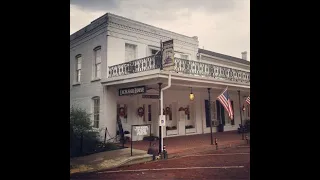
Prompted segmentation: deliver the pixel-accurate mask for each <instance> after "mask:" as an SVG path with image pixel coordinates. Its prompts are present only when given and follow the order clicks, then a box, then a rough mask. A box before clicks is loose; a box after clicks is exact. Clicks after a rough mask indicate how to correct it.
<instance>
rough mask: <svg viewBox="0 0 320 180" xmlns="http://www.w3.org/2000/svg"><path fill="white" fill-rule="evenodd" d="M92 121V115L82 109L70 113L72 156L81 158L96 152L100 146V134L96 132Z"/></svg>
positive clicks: (72, 110) (75, 109) (72, 109)
mask: <svg viewBox="0 0 320 180" xmlns="http://www.w3.org/2000/svg"><path fill="white" fill-rule="evenodd" d="M91 124H92V123H91V120H90V114H88V113H87V112H86V111H85V110H83V109H80V108H73V107H72V108H71V111H70V156H71V157H74V156H80V155H84V154H87V153H88V152H94V151H95V150H96V148H97V145H98V144H99V132H96V131H95V130H94V129H93V127H92V125H91Z"/></svg>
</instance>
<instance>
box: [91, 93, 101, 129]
mask: <svg viewBox="0 0 320 180" xmlns="http://www.w3.org/2000/svg"><path fill="white" fill-rule="evenodd" d="M92 100H93V127H95V128H99V119H100V116H99V112H100V98H99V97H94V98H92Z"/></svg>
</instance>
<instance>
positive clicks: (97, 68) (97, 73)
mask: <svg viewBox="0 0 320 180" xmlns="http://www.w3.org/2000/svg"><path fill="white" fill-rule="evenodd" d="M100 77H101V47H100V46H99V47H96V48H95V49H94V78H100Z"/></svg>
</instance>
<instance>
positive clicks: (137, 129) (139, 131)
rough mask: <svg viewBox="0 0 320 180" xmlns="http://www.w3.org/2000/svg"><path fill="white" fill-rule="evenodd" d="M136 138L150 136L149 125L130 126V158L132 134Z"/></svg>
mask: <svg viewBox="0 0 320 180" xmlns="http://www.w3.org/2000/svg"><path fill="white" fill-rule="evenodd" d="M133 133H135V135H136V136H146V135H148V134H149V136H151V124H143V125H131V156H132V134H133Z"/></svg>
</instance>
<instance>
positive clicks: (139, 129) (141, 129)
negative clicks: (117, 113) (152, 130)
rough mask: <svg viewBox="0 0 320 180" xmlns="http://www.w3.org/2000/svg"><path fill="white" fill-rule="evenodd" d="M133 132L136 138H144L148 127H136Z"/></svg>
mask: <svg viewBox="0 0 320 180" xmlns="http://www.w3.org/2000/svg"><path fill="white" fill-rule="evenodd" d="M134 130H135V132H136V134H137V136H145V135H148V130H149V126H136V127H134Z"/></svg>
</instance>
